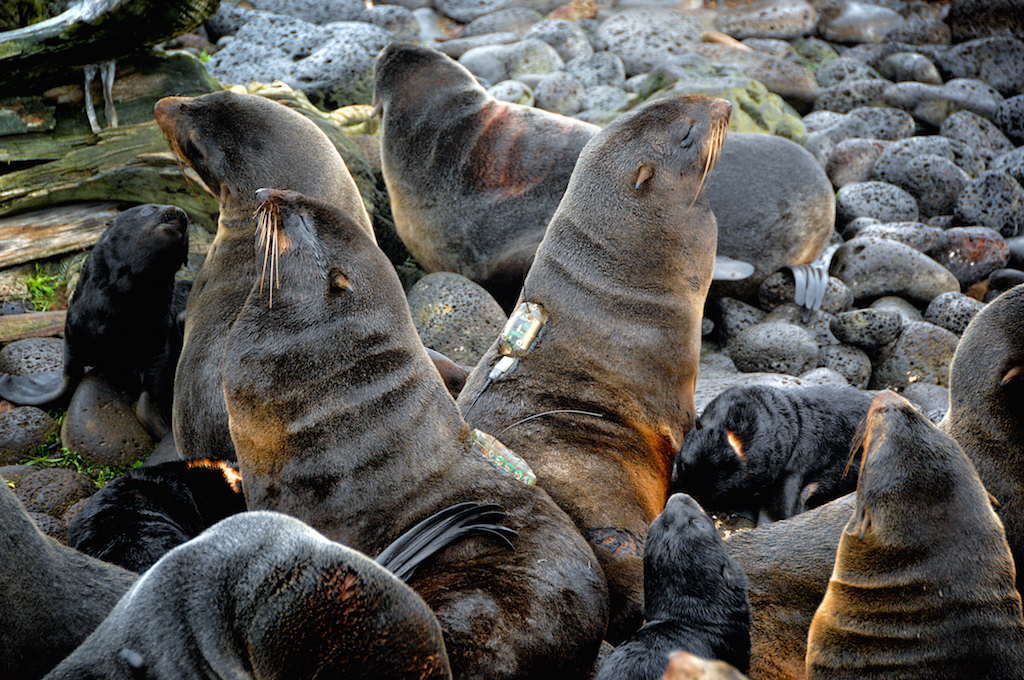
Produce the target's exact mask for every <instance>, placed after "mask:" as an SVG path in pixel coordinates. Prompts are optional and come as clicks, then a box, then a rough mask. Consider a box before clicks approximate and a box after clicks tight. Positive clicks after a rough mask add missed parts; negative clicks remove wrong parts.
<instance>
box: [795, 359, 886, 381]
mask: <svg viewBox="0 0 1024 680" xmlns="http://www.w3.org/2000/svg"><path fill="white" fill-rule="evenodd" d="M868 367H869V368H870V367H871V364H870V363H869V364H868ZM799 377H800V382H802V383H803V384H804V385H841V386H843V385H849V384H850V381H849V380H847V379H846V376H844V375H843V374H842V373H840V372H839V371H837V370H835V369H834V368H827V367H825V366H819V367H818V368H816V369H814V370H813V371H807V372H806V373H804V374H803V375H801V376H799Z"/></svg>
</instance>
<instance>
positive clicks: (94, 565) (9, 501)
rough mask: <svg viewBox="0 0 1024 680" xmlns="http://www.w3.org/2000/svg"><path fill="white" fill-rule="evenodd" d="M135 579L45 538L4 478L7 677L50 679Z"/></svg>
mask: <svg viewBox="0 0 1024 680" xmlns="http://www.w3.org/2000/svg"><path fill="white" fill-rule="evenodd" d="M136 578H137V576H136V575H135V574H133V573H131V572H128V571H125V570H124V569H121V568H120V567H115V566H114V565H112V564H107V563H106V562H101V561H100V560H97V559H93V558H92V557H88V556H86V555H83V554H82V553H80V552H78V551H77V550H73V549H71V548H68V547H67V546H64V545H61V544H60V543H58V542H57V541H55V540H53V539H52V538H50V537H49V536H44V535H43V534H42V533H41V532H40V531H39V529H37V528H36V525H35V524H34V523H33V522H32V520H31V519H30V518H29V516H28V514H27V513H26V512H25V509H24V508H23V507H22V506H21V503H19V502H18V499H17V497H16V496H15V495H14V492H13V491H11V490H10V489H9V488H8V487H7V484H6V483H5V482H4V481H3V480H0V630H2V631H3V633H2V637H3V654H0V677H2V678H18V679H19V680H36V678H41V677H42V676H44V675H45V674H46V673H47V672H48V671H49V670H50V669H51V668H53V667H54V666H55V665H57V662H59V661H60V660H61V659H62V658H64V657H65V656H67V655H68V654H70V653H71V652H72V651H73V650H74V649H75V647H77V646H78V645H79V644H80V643H81V642H82V641H83V640H85V638H86V637H87V636H88V635H89V633H91V632H92V630H93V629H94V628H96V626H98V625H99V624H100V622H102V621H103V619H104V618H106V616H107V614H109V613H110V610H111V609H113V607H114V605H115V604H117V601H118V600H119V599H120V598H121V596H122V595H124V593H125V592H127V590H128V589H129V588H130V587H131V586H132V583H134V582H135V579H136Z"/></svg>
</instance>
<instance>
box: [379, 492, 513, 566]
mask: <svg viewBox="0 0 1024 680" xmlns="http://www.w3.org/2000/svg"><path fill="white" fill-rule="evenodd" d="M503 519H505V513H504V512H503V511H502V509H501V506H499V505H496V504H495V503H472V502H467V503H457V504H455V505H452V506H450V507H448V508H445V509H444V510H442V511H440V512H438V513H435V514H433V515H431V516H430V517H428V518H426V519H425V520H423V521H422V522H420V523H419V524H417V525H416V526H414V527H413V528H412V529H409V530H408V531H406V532H405V533H404V534H402V535H401V536H399V537H398V538H396V539H395V541H394V542H393V543H392V544H391V545H389V546H388V547H386V548H384V550H383V551H382V552H381V554H380V555H377V559H376V560H375V562H377V564H379V565H380V566H382V567H384V568H385V569H387V570H388V571H390V572H391V573H392V574H394V575H395V576H397V577H398V578H400V579H401V580H402V581H405V582H408V580H409V579H410V578H411V577H412V575H413V573H415V571H416V569H417V568H418V567H419V566H420V565H421V564H422V563H423V562H424V561H426V560H427V559H429V558H430V557H432V556H433V555H436V554H437V553H439V552H441V551H442V550H444V549H445V548H447V547H448V546H449V545H452V544H453V543H457V542H458V541H461V540H462V539H464V538H469V537H470V536H493V537H495V538H497V539H499V540H501V541H504V542H505V543H507V544H508V546H509V547H510V548H511V547H512V541H511V540H510V539H511V537H513V536H518V535H519V534H518V533H517V532H516V531H514V530H512V529H509V528H508V527H505V526H501V525H500V524H497V522H500V521H501V520H503Z"/></svg>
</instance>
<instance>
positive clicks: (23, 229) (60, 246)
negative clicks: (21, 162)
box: [0, 201, 121, 269]
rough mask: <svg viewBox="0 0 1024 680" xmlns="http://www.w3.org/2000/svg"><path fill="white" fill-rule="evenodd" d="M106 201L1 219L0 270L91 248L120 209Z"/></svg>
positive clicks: (53, 208) (77, 204)
mask: <svg viewBox="0 0 1024 680" xmlns="http://www.w3.org/2000/svg"><path fill="white" fill-rule="evenodd" d="M117 206H118V204H117V203H112V202H109V201H105V202H92V203H76V204H73V205H67V206H55V207H50V208H44V209H43V210H34V211H32V212H27V213H21V214H20V215H14V216H12V217H2V218H0V269H2V268H4V267H10V266H13V265H16V264H21V263H22V262H31V261H33V260H42V259H44V258H47V257H53V256H54V255H61V254H63V253H70V252H73V251H76V250H82V249H84V248H89V247H91V246H92V245H93V244H94V243H96V241H97V240H99V238H100V236H101V235H102V234H103V230H104V229H105V228H106V226H107V223H108V222H109V221H110V220H112V219H114V218H115V217H116V216H117V215H118V213H119V212H121V211H120V210H118V208H117Z"/></svg>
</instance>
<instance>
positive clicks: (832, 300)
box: [757, 270, 853, 314]
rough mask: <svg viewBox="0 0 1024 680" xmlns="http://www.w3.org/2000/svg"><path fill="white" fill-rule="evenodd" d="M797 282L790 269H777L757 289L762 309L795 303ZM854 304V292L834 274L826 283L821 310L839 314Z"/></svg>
mask: <svg viewBox="0 0 1024 680" xmlns="http://www.w3.org/2000/svg"><path fill="white" fill-rule="evenodd" d="M795 297H796V284H795V282H794V280H793V274H792V273H791V272H789V271H788V270H782V271H777V272H775V273H774V274H772V275H771V276H769V277H768V278H766V279H765V280H764V281H763V282H761V285H760V287H759V288H758V289H757V302H758V306H759V307H760V308H761V309H764V310H766V311H769V312H770V311H773V310H775V309H777V308H778V307H781V306H782V305H785V304H795V303H794V298H795ZM852 304H853V293H852V292H851V291H850V289H849V288H848V287H847V286H846V284H845V283H843V282H842V281H840V280H839V279H837V278H836V277H834V276H830V277H829V278H828V282H827V283H826V284H825V297H824V298H822V301H821V311H823V312H825V313H827V314H838V313H840V312H843V311H846V310H847V309H849V308H850V306H851V305H852Z"/></svg>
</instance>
